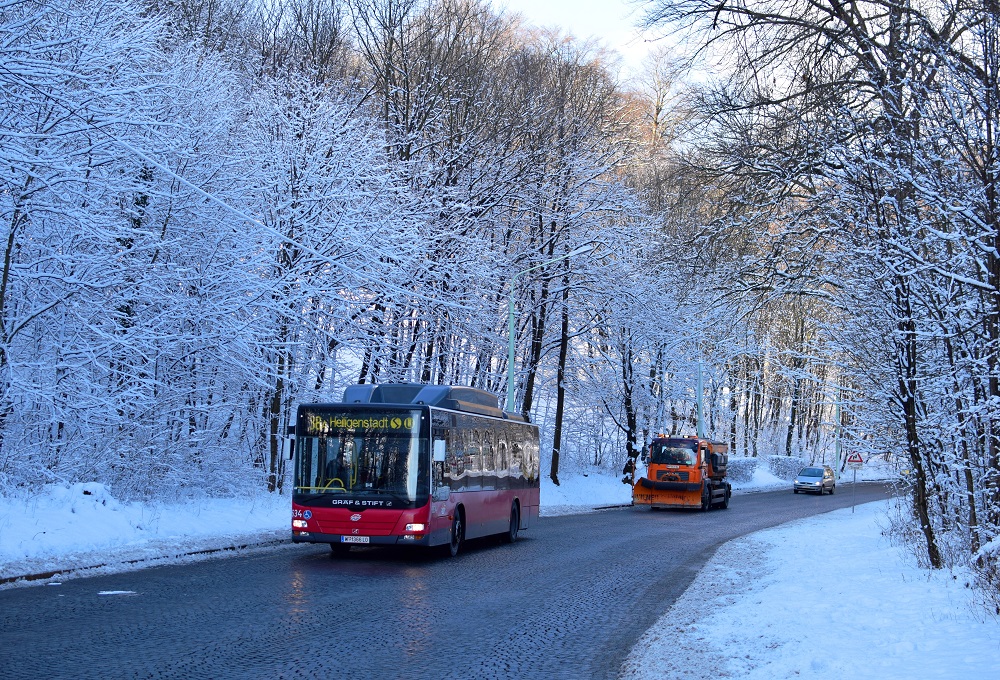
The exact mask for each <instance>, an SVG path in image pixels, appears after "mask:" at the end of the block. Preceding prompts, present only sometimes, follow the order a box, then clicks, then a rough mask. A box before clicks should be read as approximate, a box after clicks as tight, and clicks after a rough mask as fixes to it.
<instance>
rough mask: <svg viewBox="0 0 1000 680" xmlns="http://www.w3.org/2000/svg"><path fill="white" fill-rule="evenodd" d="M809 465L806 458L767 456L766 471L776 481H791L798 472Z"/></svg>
mask: <svg viewBox="0 0 1000 680" xmlns="http://www.w3.org/2000/svg"><path fill="white" fill-rule="evenodd" d="M810 463H811V461H810V460H808V459H807V458H799V457H798V456H768V457H767V469H768V470H770V471H771V474H772V475H774V476H775V477H777V478H778V479H792V478H793V477H794V476H795V475H797V474H798V472H799V470H801V469H802V468H804V467H805V466H807V465H809V464H810Z"/></svg>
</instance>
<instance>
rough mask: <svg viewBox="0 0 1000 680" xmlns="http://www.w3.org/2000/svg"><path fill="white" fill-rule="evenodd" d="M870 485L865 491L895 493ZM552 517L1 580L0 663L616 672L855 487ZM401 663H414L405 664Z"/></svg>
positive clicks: (189, 672)
mask: <svg viewBox="0 0 1000 680" xmlns="http://www.w3.org/2000/svg"><path fill="white" fill-rule="evenodd" d="M884 496H885V491H884V490H883V489H882V487H880V486H877V485H865V486H862V487H859V491H858V494H857V499H856V500H857V502H859V503H860V502H865V501H868V500H874V499H876V498H880V497H884ZM736 500H738V502H736V501H735V500H734V503H733V505H732V507H731V508H730V509H729V510H727V511H713V512H710V513H698V512H693V513H692V512H656V513H654V512H649V511H643V510H635V509H631V508H624V509H616V510H608V511H603V512H598V513H593V514H588V515H570V516H563V517H547V518H543V519H542V520H541V521H540V522H539V523H538V525H537V526H535V527H533V528H532V529H531V530H530V531H529V532H526V533H525V535H524V539H523V540H522V541H519V542H518V543H517V544H515V545H513V546H503V545H496V544H495V543H494V542H491V541H480V542H477V543H473V544H472V545H470V546H469V548H470V549H469V550H468V551H467V552H466V553H465V554H463V555H461V556H460V557H459V558H458V559H455V560H447V559H438V558H427V557H417V556H414V555H413V554H411V553H398V552H392V551H386V550H368V551H359V552H357V553H352V554H351V555H350V556H349V557H348V558H347V559H344V560H331V559H330V557H329V556H328V550H327V549H326V548H325V546H285V547H282V548H279V549H271V550H267V551H261V552H259V553H256V554H251V555H245V556H240V557H235V558H231V559H219V560H209V561H205V562H201V563H197V564H188V565H178V566H169V567H159V568H154V569H147V570H142V571H134V572H128V573H122V574H115V575H111V576H101V577H95V578H89V579H78V580H72V581H67V582H65V583H63V584H62V585H60V586H44V587H36V588H22V589H14V590H8V591H4V592H0V605H2V606H0V610H2V613H0V667H3V668H4V669H5V677H8V678H37V677H53V678H55V677H73V678H81V677H93V678H106V677H116V678H127V677H185V678H189V677H213V678H222V677H240V678H250V677H260V678H279V677H339V678H370V677H386V678H392V677H401V676H403V675H405V676H406V677H410V678H420V677H428V678H430V677H434V678H469V677H478V678H489V677H496V678H509V677H518V678H554V677H555V678H558V677H566V678H580V677H587V678H613V677H616V676H617V674H618V672H619V670H620V668H621V666H622V664H623V663H624V661H625V658H626V655H627V654H628V652H629V650H630V649H631V647H632V645H633V644H634V643H635V642H636V641H637V640H638V639H640V637H641V636H642V635H643V634H644V633H645V631H646V630H647V629H649V628H650V627H651V626H652V625H653V624H654V623H655V622H656V620H657V619H658V617H659V616H660V615H661V614H662V613H663V612H665V611H666V610H667V609H668V608H669V606H670V604H671V603H673V602H674V600H676V598H677V597H678V596H680V595H681V593H683V592H684V590H685V589H686V588H687V586H688V585H689V584H690V583H691V581H692V579H693V578H694V577H695V576H696V574H697V573H698V570H699V569H700V568H701V566H702V565H703V564H704V562H705V560H707V559H708V558H709V557H710V556H711V555H712V554H713V553H714V551H715V550H716V548H717V547H718V546H719V545H721V544H722V543H724V542H725V541H727V540H729V539H730V538H733V537H736V536H740V535H743V534H746V533H749V532H752V531H756V530H759V529H762V528H766V527H769V526H774V525H777V524H780V523H782V522H785V521H788V520H791V519H796V518H799V517H806V516H809V515H813V514H815V513H817V512H822V511H825V510H831V509H834V508H836V507H845V506H849V505H850V504H851V502H852V501H853V500H854V498H853V497H852V494H847V493H838V494H837V495H836V496H826V497H822V498H819V497H806V496H794V495H793V494H791V493H790V492H787V491H783V492H774V493H760V494H748V495H745V496H740V497H738V499H736ZM403 669H405V670H403Z"/></svg>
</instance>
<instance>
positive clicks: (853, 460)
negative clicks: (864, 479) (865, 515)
mask: <svg viewBox="0 0 1000 680" xmlns="http://www.w3.org/2000/svg"><path fill="white" fill-rule="evenodd" d="M864 464H865V459H864V458H862V456H861V454H860V453H858V452H857V451H851V452H850V453H849V454H848V455H847V465H848V466H849V467H850V468H851V469H852V470H854V481H853V482H852V483H851V486H852V487H853V490H852V491H851V512H852V513H853V512H854V501H855V499H856V498H857V497H858V470H860V469H861V466H863V465H864Z"/></svg>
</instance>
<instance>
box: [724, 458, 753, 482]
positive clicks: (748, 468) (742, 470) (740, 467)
mask: <svg viewBox="0 0 1000 680" xmlns="http://www.w3.org/2000/svg"><path fill="white" fill-rule="evenodd" d="M759 461H760V458H743V457H732V458H730V459H729V463H728V465H727V467H726V470H727V472H726V474H727V475H728V476H729V481H731V482H736V483H744V482H749V481H752V480H753V473H754V472H756V471H757V463H758V462H759Z"/></svg>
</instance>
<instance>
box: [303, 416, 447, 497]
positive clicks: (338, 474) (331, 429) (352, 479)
mask: <svg viewBox="0 0 1000 680" xmlns="http://www.w3.org/2000/svg"><path fill="white" fill-rule="evenodd" d="M424 448H425V447H424V446H423V445H422V444H421V440H420V411H419V410H388V409H386V410H372V409H363V410H359V409H350V408H334V409H312V410H303V411H301V412H300V413H299V420H298V423H297V424H296V436H295V454H296V455H295V493H298V494H333V495H343V494H347V495H350V496H351V497H358V496H380V495H381V496H384V495H390V496H392V497H394V498H396V499H398V500H401V501H407V502H414V501H416V500H417V499H418V497H420V496H426V495H427V494H428V493H429V489H428V470H429V461H428V460H427V455H426V452H424V450H423V449H424Z"/></svg>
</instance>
